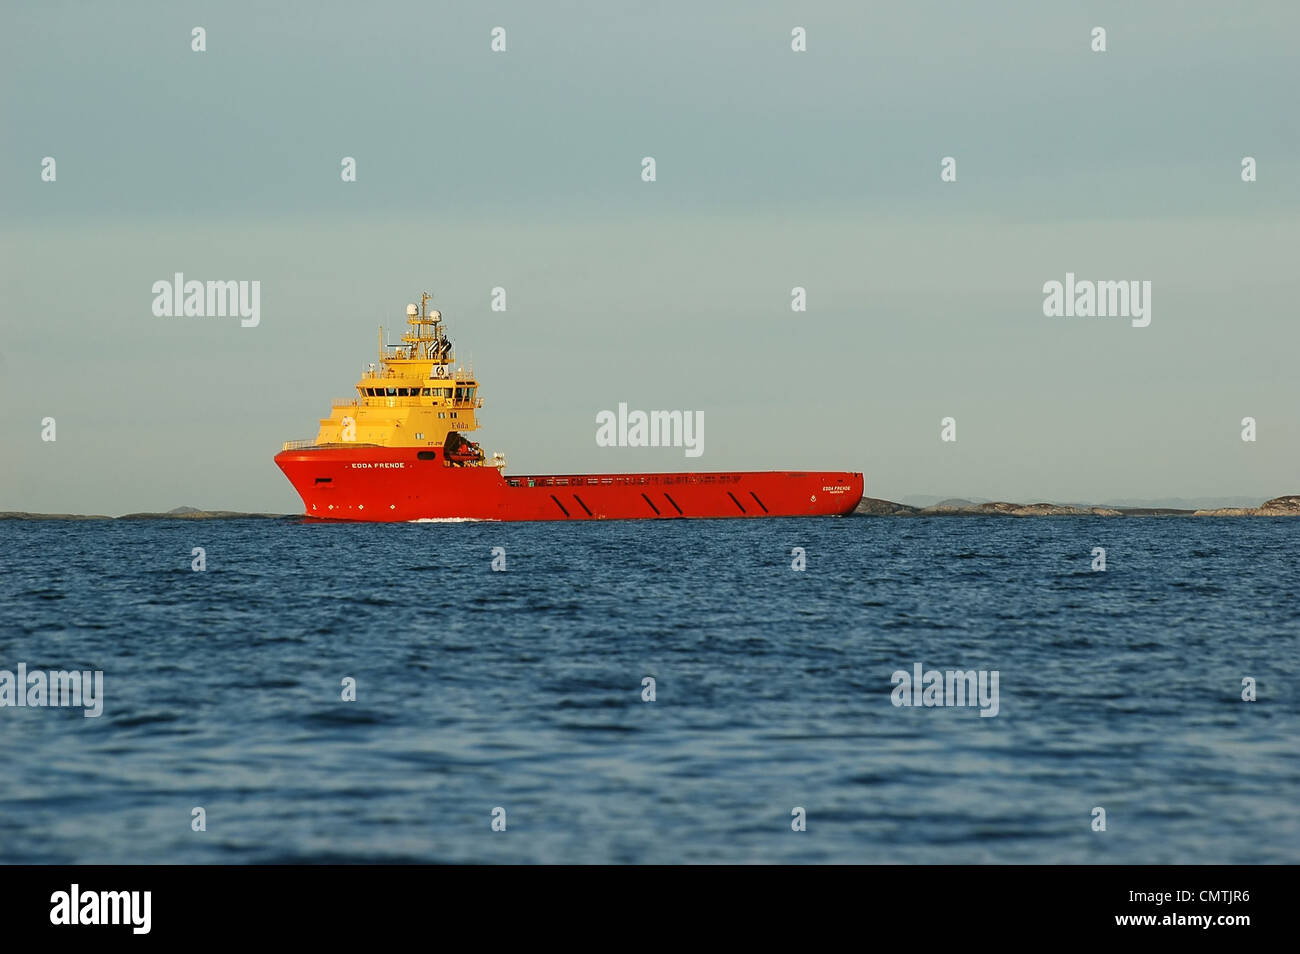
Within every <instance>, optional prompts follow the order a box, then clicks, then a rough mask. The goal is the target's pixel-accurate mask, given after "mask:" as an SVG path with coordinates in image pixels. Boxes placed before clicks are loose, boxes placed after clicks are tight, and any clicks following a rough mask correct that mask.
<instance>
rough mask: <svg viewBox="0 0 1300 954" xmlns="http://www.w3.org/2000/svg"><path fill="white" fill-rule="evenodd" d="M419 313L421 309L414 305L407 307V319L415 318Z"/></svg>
mask: <svg viewBox="0 0 1300 954" xmlns="http://www.w3.org/2000/svg"><path fill="white" fill-rule="evenodd" d="M419 313H420V309H418V308H416V307H415V306H414V305H407V306H406V317H408V318H414V317H415V316H416V315H418V314H419Z"/></svg>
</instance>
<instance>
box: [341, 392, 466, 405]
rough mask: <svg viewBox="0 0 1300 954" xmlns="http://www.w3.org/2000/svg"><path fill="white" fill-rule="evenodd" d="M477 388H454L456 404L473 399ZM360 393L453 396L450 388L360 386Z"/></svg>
mask: <svg viewBox="0 0 1300 954" xmlns="http://www.w3.org/2000/svg"><path fill="white" fill-rule="evenodd" d="M476 390H477V388H455V389H454V395H455V401H456V403H457V404H459V403H462V402H464V401H473V400H474V392H475V391H476ZM361 391H362V393H363V394H364V395H365V396H366V397H440V398H449V397H452V396H453V389H452V388H362V389H361Z"/></svg>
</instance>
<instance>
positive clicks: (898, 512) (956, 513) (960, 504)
mask: <svg viewBox="0 0 1300 954" xmlns="http://www.w3.org/2000/svg"><path fill="white" fill-rule="evenodd" d="M854 513H857V514H861V515H863V516H869V517H1190V516H1193V515H1195V516H1197V517H1288V516H1300V494H1290V495H1288V496H1285V497H1274V498H1273V499H1272V500H1270V501H1268V502H1266V503H1264V504H1263V505H1261V506H1259V507H1232V508H1225V509H1222V510H1195V511H1193V510H1176V509H1173V508H1169V507H1090V506H1082V505H1076V504H1054V503H1032V504H1020V503H1008V502H1006V501H992V502H990V503H978V504H977V503H971V502H970V501H969V500H961V499H953V500H945V501H943V502H942V503H937V504H935V505H934V506H931V507H909V506H908V505H907V504H901V503H894V501H892V500H881V499H880V498H878V497H863V498H862V503H860V504H858V509H857V510H856V511H854Z"/></svg>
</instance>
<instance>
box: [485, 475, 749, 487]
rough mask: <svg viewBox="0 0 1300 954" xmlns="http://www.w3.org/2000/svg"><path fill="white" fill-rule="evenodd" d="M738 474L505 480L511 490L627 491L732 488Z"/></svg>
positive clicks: (582, 476) (737, 478) (738, 480)
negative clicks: (665, 486) (702, 486)
mask: <svg viewBox="0 0 1300 954" xmlns="http://www.w3.org/2000/svg"><path fill="white" fill-rule="evenodd" d="M740 478H741V475H740V474H557V475H547V476H543V477H529V476H521V477H507V478H506V483H507V484H508V485H509V486H511V487H608V486H611V485H612V486H618V487H628V486H642V485H648V484H669V485H674V484H734V483H739V482H740Z"/></svg>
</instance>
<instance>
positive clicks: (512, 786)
mask: <svg viewBox="0 0 1300 954" xmlns="http://www.w3.org/2000/svg"><path fill="white" fill-rule="evenodd" d="M196 551H201V552H196ZM1102 551H1104V552H1102ZM1298 557H1300V521H1296V520H1288V519H1287V518H1191V517H1152V518H1141V517H1124V518H1105V517H1034V518H1011V517H996V516H993V517H929V518H927V517H919V518H905V517H892V518H891V517H876V518H873V517H845V518H830V519H800V520H795V519H771V520H701V521H662V522H651V521H644V522H640V521H637V522H608V523H606V522H600V523H595V522H588V523H572V524H567V523H515V524H497V523H424V524H399V525H364V524H363V525H321V524H309V523H304V522H301V521H300V520H297V519H219V520H182V519H162V520H116V521H57V520H52V521H36V520H7V521H2V522H0V611H2V612H0V670H4V671H8V672H10V673H15V674H16V672H17V667H18V666H19V664H23V665H24V666H25V667H26V670H27V672H28V673H29V674H30V673H32V672H33V671H71V670H86V671H100V672H102V673H103V676H102V695H101V697H100V698H99V699H98V700H97V703H96V704H97V705H98V706H100V707H101V711H100V714H99V715H98V716H95V717H89V718H88V717H86V711H87V709H86V707H85V704H84V703H85V700H84V699H83V700H82V703H83V704H82V706H81V707H80V708H78V707H76V706H63V707H55V706H49V705H45V706H18V705H16V704H14V703H15V702H16V698H17V692H16V690H15V691H14V692H12V693H11V695H10V698H9V700H8V701H9V702H10V703H11V704H7V705H4V706H2V707H0V862H5V863H127V864H132V863H141V864H153V863H186V864H208V863H226V864H230V863H234V864H243V863H249V864H260V863H352V862H356V863H371V862H394V863H403V862H412V863H430V862H432V863H521V864H532V863H579V864H584V863H635V864H639V863H654V864H660V863H662V864H676V863H703V864H711V863H742V864H750V863H883V864H914V863H924V864H930V863H948V862H952V863H1011V862H1019V863H1034V864H1039V863H1041V864H1054V863H1085V864H1087V863H1123V864H1131V863H1190V864H1200V863H1207V864H1208V863H1296V862H1300V693H1298V692H1297V687H1298V686H1300V592H1298V591H1300V586H1298V583H1300V577H1298V576H1297V571H1296V567H1297V563H1298V560H1297V558H1298ZM1099 558H1104V569H1102V568H1101V566H1102V564H1101V562H1100V559H1099ZM199 567H201V568H199ZM931 671H934V672H936V673H938V675H939V676H940V677H943V678H944V679H946V676H945V674H946V673H947V672H948V671H954V672H956V673H967V672H972V671H973V672H974V673H976V674H979V675H980V678H982V679H983V680H984V683H983V685H984V686H985V687H987V688H988V689H989V690H990V691H991V690H992V689H993V687H994V686H996V705H994V704H993V700H992V699H991V698H985V699H984V700H983V702H981V701H980V699H979V698H978V697H977V696H967V697H966V698H965V699H964V700H963V699H961V698H960V697H959V696H958V694H957V692H956V691H955V690H956V689H957V688H958V683H960V682H961V679H960V678H959V679H958V680H957V682H956V683H954V684H953V687H952V690H953V691H949V687H948V685H947V684H946V682H944V681H942V680H941V682H940V685H939V687H938V689H939V690H940V691H938V692H932V693H931V695H930V698H929V702H930V703H932V704H926V697H925V695H924V694H923V693H922V692H921V690H920V688H919V687H915V686H914V687H911V688H909V687H908V685H907V682H906V681H904V680H903V679H901V678H900V676H904V675H905V676H906V677H908V679H909V680H910V679H911V678H912V677H913V676H914V675H916V674H922V680H921V681H922V682H923V683H926V684H928V685H929V686H930V688H931V689H934V688H935V686H934V685H933V681H932V680H930V678H929V677H928V676H927V675H925V674H927V673H930V672H931ZM994 674H996V683H995V682H994V681H993V678H994ZM15 678H16V677H15ZM0 680H3V673H0ZM11 688H12V685H11ZM47 701H49V700H48V698H47ZM65 701H66V700H65ZM904 703H906V704H904ZM938 703H945V704H938ZM973 703H974V704H973Z"/></svg>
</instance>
